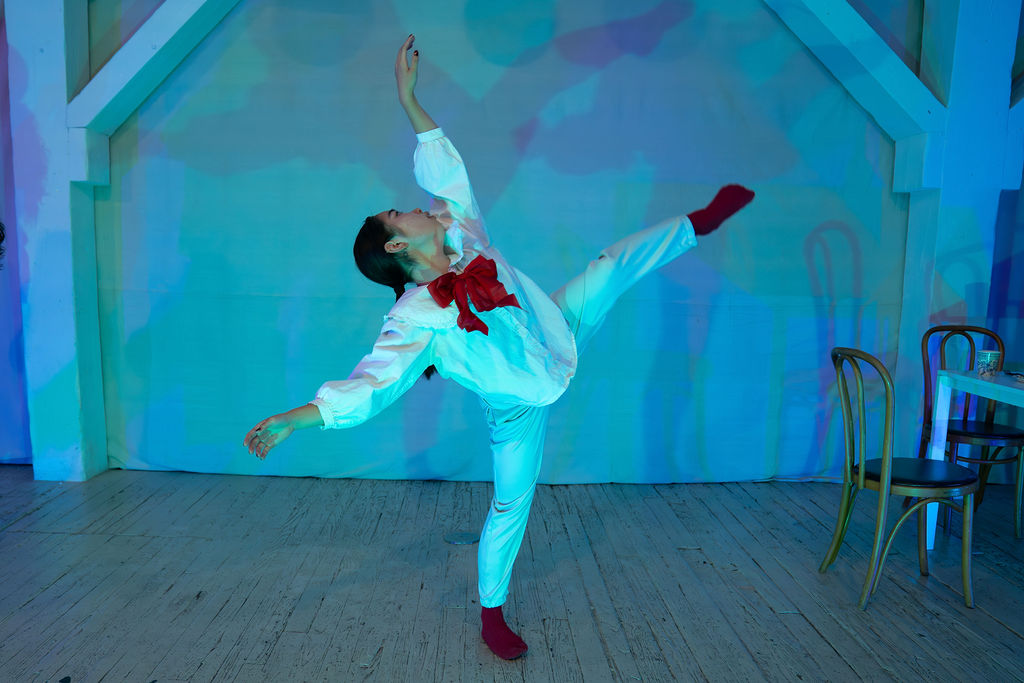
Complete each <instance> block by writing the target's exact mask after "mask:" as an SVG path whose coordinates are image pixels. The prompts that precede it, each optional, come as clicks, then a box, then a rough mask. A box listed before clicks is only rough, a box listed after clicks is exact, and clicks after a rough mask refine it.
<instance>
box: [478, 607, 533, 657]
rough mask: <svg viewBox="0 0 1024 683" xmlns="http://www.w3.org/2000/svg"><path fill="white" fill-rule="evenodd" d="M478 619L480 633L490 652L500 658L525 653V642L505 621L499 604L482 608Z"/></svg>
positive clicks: (519, 655)
mask: <svg viewBox="0 0 1024 683" xmlns="http://www.w3.org/2000/svg"><path fill="white" fill-rule="evenodd" d="M480 621H481V623H482V624H483V630H482V631H481V632H480V635H482V636H483V637H484V642H485V643H487V647H489V648H491V652H493V653H494V654H496V655H498V656H499V657H501V658H502V659H515V658H517V657H521V656H522V655H524V654H526V650H527V647H526V643H524V642H523V639H522V638H520V637H519V636H517V635H516V634H515V633H513V632H512V629H510V628H509V627H508V624H506V623H505V617H504V616H503V615H502V613H501V606H500V605H499V606H498V607H484V608H482V609H481V610H480Z"/></svg>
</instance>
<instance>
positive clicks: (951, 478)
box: [853, 458, 978, 488]
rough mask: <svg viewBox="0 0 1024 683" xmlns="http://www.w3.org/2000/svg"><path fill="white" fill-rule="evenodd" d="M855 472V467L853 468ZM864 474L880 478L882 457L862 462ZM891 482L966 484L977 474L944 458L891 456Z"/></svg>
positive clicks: (974, 478) (913, 484)
mask: <svg viewBox="0 0 1024 683" xmlns="http://www.w3.org/2000/svg"><path fill="white" fill-rule="evenodd" d="M853 470H854V473H855V474H856V472H857V468H856V467H854V468H853ZM864 474H865V475H866V476H867V477H868V478H869V479H880V478H881V476H882V459H881V458H875V459H873V460H867V461H865V462H864ZM890 474H891V475H892V483H893V484H902V485H904V486H934V487H936V488H939V487H948V486H966V485H968V484H973V483H974V482H976V481H978V474H977V473H976V472H974V471H973V470H969V469H967V468H966V467H961V466H960V465H954V464H952V463H949V462H946V461H945V460H929V459H927V458H893V459H892V470H891V472H890Z"/></svg>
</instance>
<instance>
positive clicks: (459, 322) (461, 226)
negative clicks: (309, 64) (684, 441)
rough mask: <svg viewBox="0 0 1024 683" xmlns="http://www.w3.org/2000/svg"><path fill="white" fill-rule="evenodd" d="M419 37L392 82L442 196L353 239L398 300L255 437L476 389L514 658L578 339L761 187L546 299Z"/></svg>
mask: <svg viewBox="0 0 1024 683" xmlns="http://www.w3.org/2000/svg"><path fill="white" fill-rule="evenodd" d="M413 40H414V38H413V36H409V37H408V38H407V39H406V40H405V42H404V43H403V44H402V47H401V48H400V49H399V51H398V56H397V58H396V60H395V79H396V81H397V85H398V100H399V102H400V104H401V105H402V108H403V109H404V110H405V113H406V114H407V115H408V117H409V121H410V123H411V124H412V128H413V131H414V132H415V133H416V136H417V140H418V144H417V146H416V151H415V153H414V157H413V158H414V174H415V177H416V181H417V183H419V185H420V187H422V188H423V189H424V190H426V191H427V192H428V193H429V194H430V195H431V196H432V198H433V199H432V202H431V206H430V210H429V211H422V210H420V209H415V210H413V211H410V212H404V213H403V212H400V211H397V210H395V209H389V210H387V211H382V212H380V213H378V214H376V215H375V216H370V217H368V218H367V219H366V221H365V222H364V224H363V226H362V228H361V229H360V230H359V233H358V235H357V236H356V240H355V246H354V248H353V252H354V255H355V260H356V265H357V266H358V267H359V270H360V271H361V272H362V273H363V275H365V276H366V277H367V278H369V279H370V280H373V281H374V282H377V283H379V284H382V285H385V286H387V287H390V288H391V289H392V290H393V291H394V292H395V296H396V298H397V302H396V303H395V305H394V306H393V307H392V308H391V310H390V311H389V312H388V314H387V316H386V318H385V322H384V325H383V327H382V329H381V332H380V336H379V337H378V338H377V341H376V343H375V344H374V346H373V350H372V351H371V352H370V353H369V354H368V355H367V356H365V357H364V358H363V359H362V361H360V363H359V364H358V365H357V366H356V368H355V370H354V371H353V372H352V374H351V375H349V377H348V379H346V380H340V381H330V382H326V383H325V384H324V385H323V386H321V387H320V389H319V390H318V391H317V393H316V397H315V398H314V399H313V400H312V401H311V402H310V403H308V404H306V405H304V406H300V407H298V408H295V409H293V410H290V411H288V412H286V413H281V414H279V415H274V416H271V417H268V418H267V419H265V420H263V421H261V422H260V423H259V424H257V425H256V426H255V427H253V428H252V430H250V431H249V433H248V434H247V435H246V437H245V440H244V443H245V446H246V448H248V450H249V452H250V453H253V454H255V455H256V456H258V457H260V458H265V457H266V456H267V453H268V452H269V451H270V450H271V449H272V448H274V447H275V446H277V445H279V444H280V443H281V442H282V441H284V440H285V439H286V438H288V437H289V436H290V435H291V434H292V433H293V432H294V431H295V430H296V429H302V428H306V427H323V428H345V427H353V426H355V425H357V424H360V423H361V422H364V421H366V420H368V419H369V418H371V417H373V416H374V415H376V414H377V413H379V412H380V411H381V410H383V409H384V408H385V407H386V406H388V405H389V404H391V403H392V402H393V401H395V400H396V399H397V398H398V397H399V396H401V395H402V394H403V393H404V392H405V391H406V390H408V389H409V387H411V386H412V385H413V383H414V382H415V381H416V379H417V378H418V377H419V376H420V375H421V374H423V373H424V372H426V371H428V370H429V369H432V368H436V371H437V373H438V374H439V375H441V376H442V377H445V378H448V379H452V380H454V381H455V382H458V383H459V384H461V385H462V386H464V387H466V388H467V389H469V390H471V391H473V392H475V393H476V394H477V395H479V397H480V399H481V403H482V404H483V407H484V413H485V415H486V419H487V424H488V427H489V428H490V441H491V451H492V457H493V462H494V496H493V498H492V501H491V507H490V510H489V512H488V515H487V519H486V521H485V522H484V528H483V531H482V533H481V537H480V545H479V550H478V568H479V572H478V587H479V591H480V605H481V625H482V628H481V635H482V636H483V639H484V641H485V642H486V643H487V645H488V647H490V649H491V650H492V651H493V652H494V653H495V654H496V655H498V656H499V657H502V658H504V659H515V658H516V657H519V656H520V655H522V654H523V653H525V652H526V650H527V646H526V643H525V642H523V640H522V639H521V638H520V637H519V636H518V635H516V634H515V633H514V632H513V631H512V630H511V629H510V628H509V627H508V625H507V624H506V623H505V619H504V616H503V615H502V611H501V606H502V605H503V604H504V603H505V600H506V597H507V595H508V586H509V580H510V578H511V575H512V565H513V563H514V561H515V558H516V555H517V554H518V552H519V546H520V543H521V541H522V538H523V532H524V531H525V529H526V520H527V515H528V514H529V510H530V504H531V502H532V500H533V494H534V490H535V488H536V484H537V477H538V475H539V473H540V465H541V455H542V451H543V446H544V434H545V429H546V427H547V417H548V406H549V405H550V404H551V403H553V402H554V401H555V400H556V399H557V398H558V397H559V396H561V395H562V393H563V392H564V391H565V389H566V387H567V386H568V384H569V381H570V379H571V378H572V376H573V375H574V373H575V372H576V357H577V356H576V354H577V352H578V350H581V349H582V348H583V347H584V346H585V345H586V343H587V341H588V340H589V339H590V337H591V336H592V335H593V333H594V332H595V331H596V330H597V329H598V327H599V326H600V325H601V322H602V321H603V320H604V318H605V315H606V314H607V312H608V310H609V309H610V308H611V306H612V305H613V304H614V303H615V301H616V300H617V299H618V298H619V296H620V295H621V294H622V293H623V292H625V291H626V290H627V289H629V287H630V286H632V285H633V284H634V283H635V282H636V281H637V280H639V279H640V278H641V277H643V275H645V274H646V273H648V272H650V271H652V270H654V269H656V268H658V267H660V266H662V265H664V264H665V263H668V262H669V261H671V260H673V259H674V258H676V257H677V256H679V255H680V254H682V253H683V252H685V251H687V250H688V249H690V248H691V247H693V246H695V245H696V243H697V240H696V237H695V235H707V234H709V233H711V232H713V231H714V230H715V229H717V228H718V227H719V225H721V223H722V222H723V221H724V220H725V219H726V218H728V217H729V216H731V215H733V214H734V213H736V212H737V211H739V210H740V209H741V208H743V207H744V206H745V205H746V204H748V203H749V202H750V201H751V200H752V199H753V197H754V193H753V192H751V191H750V190H748V189H746V188H744V187H741V186H739V185H729V186H726V187H724V188H722V190H720V191H719V192H718V194H717V195H716V196H715V198H714V200H713V201H712V202H711V204H709V205H708V206H707V207H706V208H704V209H701V210H699V211H695V212H693V213H691V214H689V215H688V216H679V217H676V218H672V219H669V220H666V221H663V222H661V223H659V224H657V225H655V226H654V227H651V228H648V229H646V230H644V231H641V232H639V233H636V234H634V235H631V236H629V237H626V238H625V239H623V240H621V241H619V242H617V243H616V244H614V245H612V246H611V247H609V248H608V249H605V250H604V251H603V252H602V253H601V254H600V256H599V257H598V258H597V259H596V260H595V261H592V262H591V263H590V265H589V266H588V267H587V268H586V270H585V271H584V272H583V273H582V274H580V275H578V276H577V277H576V278H574V279H573V280H571V281H570V282H569V283H568V284H566V285H565V286H564V287H563V288H562V289H560V290H558V291H557V292H556V293H554V294H553V295H551V296H547V295H546V294H545V293H544V292H543V291H542V290H541V289H540V288H539V287H538V286H537V285H536V284H535V283H534V282H533V281H532V280H530V279H529V278H528V277H527V276H526V275H524V274H523V273H522V272H520V271H519V270H517V269H515V268H513V267H512V266H511V265H509V264H508V263H507V262H506V261H505V259H504V258H503V257H502V255H501V253H500V252H499V251H498V250H497V249H496V248H495V247H494V246H492V245H491V241H490V237H489V236H488V233H487V230H486V229H485V227H484V221H483V218H482V217H481V215H480V210H479V208H478V207H477V204H476V200H475V199H474V197H473V192H472V190H471V188H470V185H469V179H468V176H467V174H466V168H465V166H464V165H463V162H462V159H461V157H460V156H459V153H458V152H457V151H456V150H455V147H454V146H453V145H452V143H451V141H450V140H449V139H448V138H447V137H446V136H445V135H444V133H443V132H442V131H441V129H440V128H439V127H438V126H437V124H436V123H434V121H433V119H431V118H430V116H429V115H428V114H427V113H426V111H424V109H423V107H421V106H420V104H419V102H418V101H417V99H416V95H415V93H414V90H415V87H416V78H417V73H418V67H419V51H418V50H417V51H413V52H412V54H411V55H410V54H409V50H410V49H412V46H413ZM408 284H412V285H414V286H413V287H411V288H408V289H407V288H406V285H408Z"/></svg>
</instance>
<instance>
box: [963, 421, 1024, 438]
mask: <svg viewBox="0 0 1024 683" xmlns="http://www.w3.org/2000/svg"><path fill="white" fill-rule="evenodd" d="M958 436H963V437H971V436H981V437H985V438H989V439H1008V440H1020V441H1024V430H1022V429H1017V428H1016V427H1011V426H1010V425H1004V424H999V423H994V424H986V423H985V421H984V420H963V421H961V420H957V421H955V422H954V421H952V420H951V421H950V422H949V424H948V425H946V438H947V439H950V438H953V439H955V437H958Z"/></svg>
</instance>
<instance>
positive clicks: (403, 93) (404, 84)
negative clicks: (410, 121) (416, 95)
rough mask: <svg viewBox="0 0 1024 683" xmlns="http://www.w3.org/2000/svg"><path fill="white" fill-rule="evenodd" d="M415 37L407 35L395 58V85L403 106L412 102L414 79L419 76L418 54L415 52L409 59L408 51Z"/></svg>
mask: <svg viewBox="0 0 1024 683" xmlns="http://www.w3.org/2000/svg"><path fill="white" fill-rule="evenodd" d="M415 40H416V37H415V36H413V35H411V34H410V35H409V37H408V38H406V39H405V42H404V43H402V47H400V48H398V56H397V57H396V58H395V83H396V84H397V85H398V101H399V102H401V103H402V105H403V106H404V105H405V104H406V103H407V102H409V101H410V100H412V98H413V91H414V90H415V89H416V78H417V77H418V76H419V66H420V53H419V50H415V51H413V53H412V58H411V59H410V58H409V50H411V49H412V44H413V42H414V41H415Z"/></svg>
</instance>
